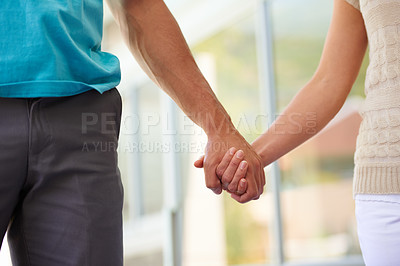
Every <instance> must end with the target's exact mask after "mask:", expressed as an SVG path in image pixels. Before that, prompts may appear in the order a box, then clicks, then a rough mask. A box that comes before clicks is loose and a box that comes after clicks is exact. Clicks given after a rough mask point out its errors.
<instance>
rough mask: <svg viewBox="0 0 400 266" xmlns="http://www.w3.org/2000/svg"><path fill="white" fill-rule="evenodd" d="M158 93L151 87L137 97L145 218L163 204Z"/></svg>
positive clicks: (151, 84)
mask: <svg viewBox="0 0 400 266" xmlns="http://www.w3.org/2000/svg"><path fill="white" fill-rule="evenodd" d="M159 98H160V91H159V89H158V88H157V87H156V86H155V85H154V84H153V83H149V84H148V85H147V86H145V87H143V88H141V89H140V90H139V93H138V106H139V108H138V110H139V118H140V126H139V132H140V137H139V139H140V141H139V146H138V149H139V153H140V157H141V161H140V162H141V168H140V173H141V178H142V181H141V183H142V191H143V193H142V195H143V210H144V214H150V213H154V212H159V211H161V209H162V202H163V194H164V193H163V182H162V181H163V167H162V161H163V160H162V159H163V158H162V149H161V148H162V143H163V139H162V125H161V119H163V117H162V115H161V114H162V111H161V108H160V99H159Z"/></svg>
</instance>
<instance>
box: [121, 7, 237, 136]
mask: <svg viewBox="0 0 400 266" xmlns="http://www.w3.org/2000/svg"><path fill="white" fill-rule="evenodd" d="M126 2H127V3H125V5H124V6H121V7H120V8H114V12H115V11H116V12H117V16H116V17H117V18H118V19H117V20H118V22H119V24H120V26H121V29H122V32H123V34H124V37H125V39H126V40H127V43H128V45H129V48H130V50H131V52H132V54H133V55H134V56H135V58H136V59H137V61H138V62H139V64H140V65H141V67H142V68H143V70H144V71H145V72H146V73H147V74H148V75H149V77H150V78H151V79H152V80H153V81H154V82H155V83H156V84H158V85H159V86H160V87H161V88H162V89H163V90H164V91H165V92H167V93H168V95H169V96H170V97H171V98H172V99H173V100H174V101H175V102H176V103H177V104H178V105H179V107H180V108H181V109H182V110H183V111H184V112H185V113H186V114H187V115H188V116H189V117H190V118H191V119H192V120H193V121H194V122H195V123H196V124H198V125H199V126H201V127H202V128H203V129H204V130H205V132H206V133H207V135H212V134H214V133H218V134H219V135H221V134H224V133H227V134H229V133H232V132H235V129H234V126H233V125H232V123H231V120H230V117H229V115H228V114H227V113H226V111H225V109H224V108H223V107H222V105H221V104H220V103H219V101H218V100H217V98H216V96H215V94H214V93H213V91H212V90H211V88H210V86H209V84H208V83H207V81H206V80H205V78H204V77H203V75H202V74H201V72H200V70H199V68H198V67H197V64H196V62H195V60H194V58H193V56H192V54H191V52H190V50H189V47H188V45H187V43H186V41H185V39H184V37H183V35H182V33H181V31H180V29H179V26H178V24H177V22H176V21H175V19H174V17H173V16H172V15H171V13H170V12H169V10H168V8H167V7H166V5H165V3H164V2H163V1H160V0H146V1H143V0H136V1H132V0H131V1H126Z"/></svg>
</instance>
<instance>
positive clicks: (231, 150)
mask: <svg viewBox="0 0 400 266" xmlns="http://www.w3.org/2000/svg"><path fill="white" fill-rule="evenodd" d="M235 150H236V149H235V148H234V147H232V148H230V149H229V154H230V155H234V154H235Z"/></svg>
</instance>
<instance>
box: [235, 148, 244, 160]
mask: <svg viewBox="0 0 400 266" xmlns="http://www.w3.org/2000/svg"><path fill="white" fill-rule="evenodd" d="M236 157H237V158H239V159H240V158H242V157H243V151H242V150H239V151H238V152H237V153H236Z"/></svg>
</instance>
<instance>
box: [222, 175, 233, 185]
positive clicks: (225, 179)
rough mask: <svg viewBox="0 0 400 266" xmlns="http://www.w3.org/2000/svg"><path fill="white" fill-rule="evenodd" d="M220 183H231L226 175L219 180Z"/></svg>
mask: <svg viewBox="0 0 400 266" xmlns="http://www.w3.org/2000/svg"><path fill="white" fill-rule="evenodd" d="M221 181H222V183H229V182H231V178H229V176H228V175H223V176H222V178H221Z"/></svg>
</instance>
